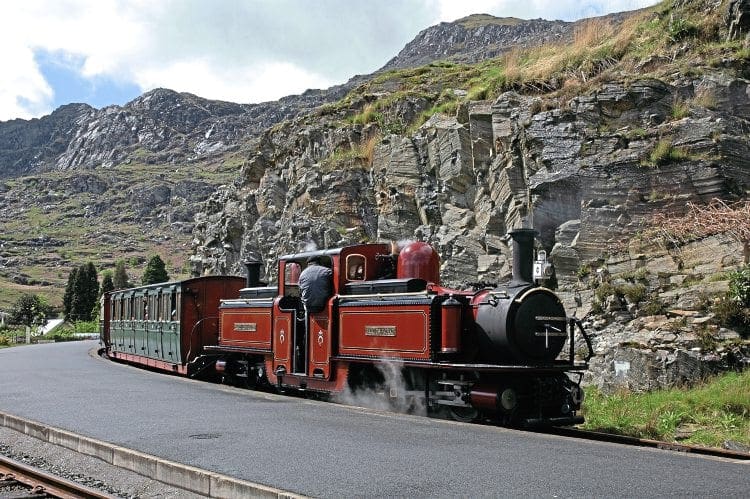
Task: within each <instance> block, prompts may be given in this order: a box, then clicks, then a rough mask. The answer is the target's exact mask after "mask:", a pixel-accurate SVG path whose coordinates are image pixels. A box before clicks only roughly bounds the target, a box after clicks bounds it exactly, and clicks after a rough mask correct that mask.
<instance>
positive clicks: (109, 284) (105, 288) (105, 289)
mask: <svg viewBox="0 0 750 499" xmlns="http://www.w3.org/2000/svg"><path fill="white" fill-rule="evenodd" d="M114 289H115V284H114V282H113V281H112V271H110V270H108V271H106V272H105V273H104V277H102V287H101V289H100V293H99V295H100V296H101V295H103V294H104V293H109V292H110V291H114Z"/></svg>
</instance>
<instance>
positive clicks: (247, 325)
mask: <svg viewBox="0 0 750 499" xmlns="http://www.w3.org/2000/svg"><path fill="white" fill-rule="evenodd" d="M257 329H258V325H257V324H256V323H254V322H235V323H234V330H235V331H238V332H242V333H254V332H255V331H257Z"/></svg>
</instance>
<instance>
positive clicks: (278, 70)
mask: <svg viewBox="0 0 750 499" xmlns="http://www.w3.org/2000/svg"><path fill="white" fill-rule="evenodd" d="M135 79H136V83H138V85H139V86H140V87H141V88H149V89H150V88H156V87H165V88H171V89H176V90H179V91H185V92H190V93H193V94H196V95H200V96H201V97H205V98H208V99H220V100H227V101H231V102H245V103H246V102H262V101H267V100H274V99H278V98H279V97H281V96H284V95H290V94H293V93H299V92H301V91H304V90H306V89H308V88H327V87H330V86H331V85H334V84H335V83H337V82H335V81H332V80H330V79H326V78H324V77H323V76H320V75H316V74H314V73H310V72H307V71H305V70H303V69H301V68H299V67H297V66H295V65H293V64H289V63H285V62H259V63H257V64H254V65H253V66H252V67H241V68H229V69H227V68H216V67H213V65H212V64H211V62H210V61H208V60H205V59H200V60H190V61H180V62H175V63H172V64H169V65H167V66H163V67H155V66H151V67H147V68H143V69H142V70H140V71H139V72H138V73H137V74H136V75H135ZM300 89H301V90H300Z"/></svg>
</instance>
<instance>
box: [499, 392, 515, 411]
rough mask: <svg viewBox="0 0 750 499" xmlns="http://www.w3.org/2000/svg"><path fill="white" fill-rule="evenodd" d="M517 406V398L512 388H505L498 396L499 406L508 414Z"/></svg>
mask: <svg viewBox="0 0 750 499" xmlns="http://www.w3.org/2000/svg"><path fill="white" fill-rule="evenodd" d="M516 405H518V396H517V395H516V391H515V390H514V389H513V388H506V389H505V390H503V391H502V393H501V394H500V406H501V407H502V408H503V409H505V410H506V411H508V412H510V411H512V410H513V409H515V408H516Z"/></svg>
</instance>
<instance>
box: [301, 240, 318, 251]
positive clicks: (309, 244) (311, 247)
mask: <svg viewBox="0 0 750 499" xmlns="http://www.w3.org/2000/svg"><path fill="white" fill-rule="evenodd" d="M317 249H318V245H317V244H315V241H309V242H307V243H305V249H304V251H317Z"/></svg>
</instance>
